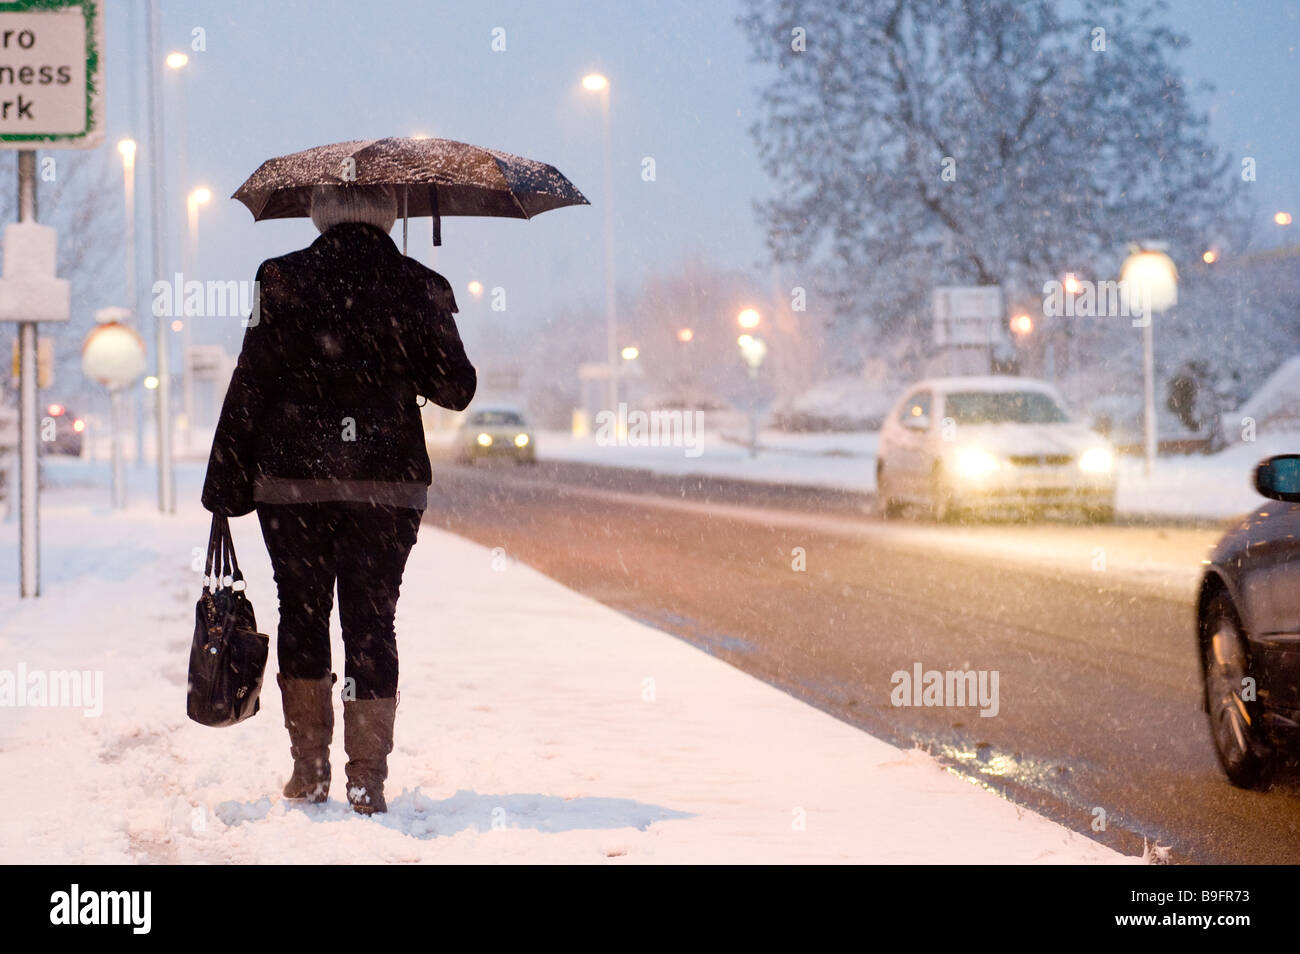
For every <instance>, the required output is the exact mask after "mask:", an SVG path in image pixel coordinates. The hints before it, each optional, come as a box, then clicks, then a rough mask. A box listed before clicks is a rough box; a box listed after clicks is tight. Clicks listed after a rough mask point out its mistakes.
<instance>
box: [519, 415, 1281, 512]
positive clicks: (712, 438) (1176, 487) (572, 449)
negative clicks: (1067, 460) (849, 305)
mask: <svg viewBox="0 0 1300 954" xmlns="http://www.w3.org/2000/svg"><path fill="white" fill-rule="evenodd" d="M877 436H878V435H877V434H875V433H842V434H787V433H782V432H779V431H763V432H762V433H761V434H760V436H759V444H760V446H761V447H762V448H763V449H762V450H761V451H760V453H759V455H758V457H757V458H750V456H749V450H748V447H746V446H742V445H741V444H740V443H737V442H736V441H735V440H734V439H733V440H728V439H726V438H725V437H723V436H722V435H718V434H706V435H705V437H704V440H703V441H702V443H701V453H700V455H699V456H697V457H688V456H686V454H685V448H682V447H629V446H610V445H605V446H602V445H599V444H597V443H596V439H595V438H594V437H583V438H577V437H573V436H571V435H569V434H566V433H563V432H553V431H544V432H542V433H540V434H539V435H537V453H538V455H539V456H540V457H542V458H549V459H553V460H571V461H581V462H584V463H590V464H602V465H606V466H615V467H639V468H643V469H645V470H650V471H654V472H656V473H662V474H674V475H687V474H707V475H709V476H714V477H732V478H739V479H743V480H754V481H761V482H765V483H781V484H796V485H805V486H812V487H831V488H837V489H843V490H853V491H858V492H861V493H875V490H876V461H875V454H876V439H877ZM1298 451H1300V432H1296V433H1288V432H1279V433H1276V434H1267V435H1265V434H1261V435H1260V436H1259V439H1258V440H1257V441H1254V442H1252V443H1240V444H1234V445H1233V446H1231V447H1229V448H1228V449H1227V450H1225V451H1223V452H1222V453H1220V454H1214V455H1208V456H1207V455H1202V454H1192V455H1186V456H1165V457H1161V458H1160V459H1159V460H1157V461H1156V468H1155V472H1154V473H1153V474H1152V475H1151V476H1150V477H1147V476H1146V475H1145V474H1144V473H1143V466H1142V461H1141V460H1140V459H1138V458H1131V457H1123V458H1120V461H1119V476H1118V488H1119V489H1118V500H1117V506H1118V510H1119V512H1120V513H1123V514H1130V515H1155V516H1167V517H1178V518H1204V519H1211V520H1219V519H1224V518H1229V517H1234V516H1237V515H1238V514H1242V513H1247V512H1249V511H1251V510H1253V509H1255V508H1256V507H1258V506H1259V505H1260V504H1261V503H1262V502H1263V498H1262V497H1260V496H1259V494H1258V493H1256V492H1255V489H1254V487H1253V486H1252V484H1251V475H1252V473H1253V471H1254V467H1255V464H1256V463H1258V462H1259V461H1260V460H1261V459H1262V458H1264V457H1268V456H1270V455H1272V454H1282V453H1295V452H1298Z"/></svg>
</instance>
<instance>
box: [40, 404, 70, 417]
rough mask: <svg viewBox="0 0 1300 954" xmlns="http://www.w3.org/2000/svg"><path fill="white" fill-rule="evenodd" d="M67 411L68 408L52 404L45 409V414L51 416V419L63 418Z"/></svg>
mask: <svg viewBox="0 0 1300 954" xmlns="http://www.w3.org/2000/svg"><path fill="white" fill-rule="evenodd" d="M66 410H67V408H65V407H64V406H63V405H62V404H51V405H50V406H49V407H47V408H46V409H45V412H46V413H47V414H49V415H50V417H62V416H63V413H64V412H65V411H66Z"/></svg>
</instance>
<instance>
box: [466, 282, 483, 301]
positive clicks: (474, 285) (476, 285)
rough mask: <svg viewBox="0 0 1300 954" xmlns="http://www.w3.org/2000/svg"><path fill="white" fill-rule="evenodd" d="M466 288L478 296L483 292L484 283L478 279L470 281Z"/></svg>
mask: <svg viewBox="0 0 1300 954" xmlns="http://www.w3.org/2000/svg"><path fill="white" fill-rule="evenodd" d="M465 288H466V289H467V290H468V291H469V293H470V294H471V295H473V296H474V297H475V298H478V297H479V296H480V295H482V294H483V283H482V282H480V281H478V280H475V281H472V282H470V283H469V284H468V285H466V286H465Z"/></svg>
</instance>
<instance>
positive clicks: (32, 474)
mask: <svg viewBox="0 0 1300 954" xmlns="http://www.w3.org/2000/svg"><path fill="white" fill-rule="evenodd" d="M18 221H19V222H20V223H21V222H35V221H36V153H35V152H34V151H33V150H31V149H24V150H23V151H22V152H20V153H18ZM36 349H37V345H36V322H34V321H23V322H20V323H19V325H18V395H19V396H18V487H19V504H18V521H19V523H18V527H19V529H18V553H19V563H20V566H21V569H20V575H21V580H20V582H19V591H20V593H21V594H22V595H23V596H25V597H26V596H40V595H41V564H40V559H41V551H40V546H39V543H40V533H41V528H40V519H41V511H40V474H39V470H38V468H37V464H38V461H39V457H38V455H39V454H40V448H39V447H38V446H37V444H36V435H37V428H38V427H39V425H40V422H39V421H38V420H37V419H36V384H37V377H36Z"/></svg>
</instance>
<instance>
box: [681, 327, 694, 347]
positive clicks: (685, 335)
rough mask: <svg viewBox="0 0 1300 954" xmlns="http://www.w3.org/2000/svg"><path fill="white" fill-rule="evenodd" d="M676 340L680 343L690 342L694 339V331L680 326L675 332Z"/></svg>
mask: <svg viewBox="0 0 1300 954" xmlns="http://www.w3.org/2000/svg"><path fill="white" fill-rule="evenodd" d="M677 340H678V341H680V342H681V343H682V344H690V342H692V341H694V340H695V332H694V331H693V330H691V329H690V328H681V329H679V330H678V332H677Z"/></svg>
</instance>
